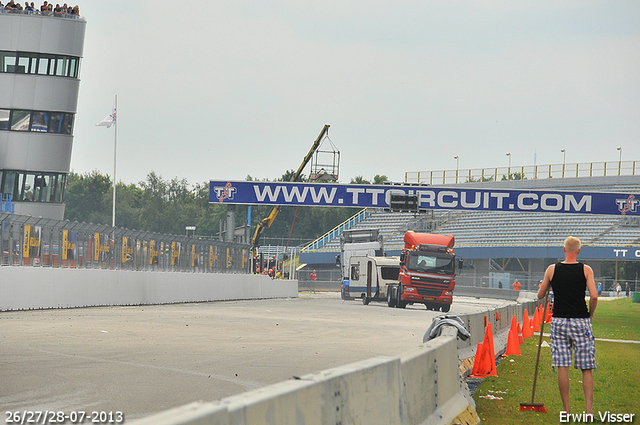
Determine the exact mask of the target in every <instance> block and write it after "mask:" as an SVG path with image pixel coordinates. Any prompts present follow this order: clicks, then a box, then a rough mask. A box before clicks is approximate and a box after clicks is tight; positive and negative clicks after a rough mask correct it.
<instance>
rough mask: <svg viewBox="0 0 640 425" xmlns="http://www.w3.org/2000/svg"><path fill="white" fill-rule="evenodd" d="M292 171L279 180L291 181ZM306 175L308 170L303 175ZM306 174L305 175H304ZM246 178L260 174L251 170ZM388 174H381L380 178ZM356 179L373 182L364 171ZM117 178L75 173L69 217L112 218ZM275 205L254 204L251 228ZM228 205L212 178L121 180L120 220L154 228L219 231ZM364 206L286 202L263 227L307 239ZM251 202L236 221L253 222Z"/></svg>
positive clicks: (276, 239) (284, 237)
mask: <svg viewBox="0 0 640 425" xmlns="http://www.w3.org/2000/svg"><path fill="white" fill-rule="evenodd" d="M294 173H295V172H294V171H293V170H290V171H287V172H286V173H285V174H283V175H282V177H281V178H279V179H277V180H276V181H290V180H291V177H292V176H293V175H294ZM303 178H304V176H302V179H303ZM302 179H300V180H302ZM246 180H248V181H254V180H257V179H256V178H254V177H251V176H249V175H248V176H247V177H246ZM385 180H387V177H386V176H380V175H376V176H375V177H374V179H373V181H374V183H376V184H380V183H382V182H384V181H385ZM351 183H360V184H368V183H370V182H369V181H368V180H366V179H364V178H363V177H362V176H357V177H355V178H353V179H351ZM112 200H113V182H112V181H111V177H110V176H108V175H103V174H101V173H99V172H98V171H92V172H90V173H84V174H77V173H74V172H71V173H69V175H68V177H67V187H66V193H65V204H66V208H65V219H67V220H71V221H79V222H87V223H94V224H98V223H100V224H109V223H111V214H112ZM271 208H272V207H270V206H260V205H254V206H252V207H251V231H252V232H253V231H254V230H255V228H256V226H257V224H258V223H259V222H260V221H261V220H262V219H263V218H264V217H266V216H267V215H269V213H270V211H271ZM226 211H227V209H226V205H221V204H209V182H203V183H196V184H195V185H190V184H189V183H188V182H187V180H186V179H179V178H177V177H174V178H173V179H171V180H166V179H164V178H162V176H160V175H158V174H156V173H155V172H153V171H152V172H150V173H149V174H147V177H146V179H145V180H144V181H141V182H139V183H138V184H135V183H131V184H125V183H122V182H119V183H118V184H117V185H116V226H118V227H125V228H128V229H137V230H144V231H149V232H157V233H165V234H174V235H181V234H185V227H186V226H196V232H195V234H196V235H197V236H207V237H217V236H218V235H219V232H220V223H221V222H223V223H224V222H225V221H226ZM358 211H359V209H358V208H336V207H305V206H301V207H282V209H281V211H280V213H279V214H278V217H277V218H276V220H275V221H274V222H273V224H272V226H271V227H270V228H268V229H266V230H265V231H264V232H263V235H262V238H261V241H262V244H263V245H266V244H267V243H271V244H273V245H285V244H288V245H290V246H297V245H301V244H303V243H304V242H309V241H312V240H314V239H315V238H317V237H318V236H321V235H322V234H324V233H325V232H327V231H329V230H331V229H333V228H334V227H335V226H337V225H339V224H340V223H342V222H343V221H345V220H347V219H348V218H349V217H351V216H353V215H354V214H356V213H357V212H358ZM248 215H249V206H247V205H238V206H237V207H236V226H241V225H244V224H247V217H248Z"/></svg>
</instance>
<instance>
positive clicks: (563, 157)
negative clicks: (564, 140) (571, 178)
mask: <svg viewBox="0 0 640 425" xmlns="http://www.w3.org/2000/svg"><path fill="white" fill-rule="evenodd" d="M560 152H562V178H564V169H565V165H566V163H567V151H566V150H565V149H560Z"/></svg>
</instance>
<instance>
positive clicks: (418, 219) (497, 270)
mask: <svg viewBox="0 0 640 425" xmlns="http://www.w3.org/2000/svg"><path fill="white" fill-rule="evenodd" d="M448 186H449V187H450V186H451V185H448ZM461 186H462V187H469V188H480V187H482V188H485V189H486V188H487V187H491V188H495V189H541V188H544V189H557V190H574V191H575V190H578V191H583V192H615V193H625V194H634V193H635V194H637V193H640V176H635V175H632V176H599V177H579V178H559V179H558V178H555V179H527V180H506V181H497V182H496V181H492V182H485V183H460V184H458V185H456V187H461ZM434 187H439V186H434ZM361 214H362V213H361ZM352 228H374V229H379V231H380V234H381V235H382V236H383V238H384V248H385V251H386V252H387V253H388V254H389V255H396V254H397V253H398V252H399V250H400V249H401V248H402V245H403V237H404V232H405V231H406V230H414V231H419V232H433V233H440V234H452V235H454V236H455V238H456V245H455V246H456V248H455V249H456V253H457V254H459V255H460V256H462V257H463V258H464V259H465V260H466V266H465V270H464V271H463V273H462V274H461V276H460V277H459V281H462V282H465V283H466V284H469V285H473V286H481V285H484V286H487V285H490V284H491V276H492V274H505V273H508V275H509V276H508V277H507V279H508V280H515V279H518V280H520V281H521V282H523V283H524V287H525V288H527V287H531V288H534V287H536V286H537V282H538V280H539V279H541V278H542V275H543V273H544V269H545V268H546V266H547V265H548V264H551V263H553V262H555V261H556V260H557V259H558V258H561V257H562V243H563V241H564V239H565V238H566V237H567V236H569V235H573V236H577V237H579V238H580V239H581V241H582V243H583V249H582V253H581V256H580V257H581V258H582V259H589V264H590V265H592V267H593V268H594V271H595V273H596V278H597V279H600V280H602V281H603V282H605V285H606V282H607V278H611V276H602V275H601V264H602V261H606V260H640V223H639V221H638V217H637V216H622V215H619V216H598V215H593V214H559V213H536V212H492V211H462V210H432V211H427V212H423V213H419V214H418V213H400V212H388V211H384V210H371V211H368V213H367V214H366V218H364V219H362V220H360V221H358V222H357V224H355V225H354V226H353V227H352ZM333 235H334V237H333V238H331V239H330V240H329V241H326V242H325V243H324V244H323V246H322V247H321V248H319V249H315V250H312V249H310V247H312V246H313V244H310V245H309V246H308V247H306V248H305V249H303V250H302V253H301V256H300V261H301V262H302V263H307V264H309V267H311V268H314V269H320V270H322V267H323V265H325V264H327V265H328V266H327V267H328V268H331V267H335V265H334V263H335V256H336V255H337V254H338V252H339V250H340V242H339V234H337V232H333ZM323 237H325V239H326V236H323ZM304 275H305V274H304V273H302V274H301V275H300V276H301V278H302V279H304Z"/></svg>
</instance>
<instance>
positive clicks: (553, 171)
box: [404, 161, 640, 185]
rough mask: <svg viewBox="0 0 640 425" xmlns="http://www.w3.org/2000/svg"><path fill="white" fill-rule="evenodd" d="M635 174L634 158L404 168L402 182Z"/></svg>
mask: <svg viewBox="0 0 640 425" xmlns="http://www.w3.org/2000/svg"><path fill="white" fill-rule="evenodd" d="M637 175H640V163H639V162H638V161H610V162H586V163H571V164H548V165H526V166H520V167H515V166H514V167H494V168H474V169H459V170H440V171H407V172H406V173H405V175H404V182H405V183H421V184H431V185H434V184H455V183H473V182H494V181H505V180H526V179H552V178H571V177H604V176H637Z"/></svg>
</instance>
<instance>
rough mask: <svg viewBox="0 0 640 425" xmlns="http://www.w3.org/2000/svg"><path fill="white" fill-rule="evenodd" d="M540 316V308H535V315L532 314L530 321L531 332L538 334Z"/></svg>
mask: <svg viewBox="0 0 640 425" xmlns="http://www.w3.org/2000/svg"><path fill="white" fill-rule="evenodd" d="M540 315H541V313H540V306H537V307H536V311H535V313H533V320H532V321H531V327H532V328H533V332H540Z"/></svg>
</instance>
